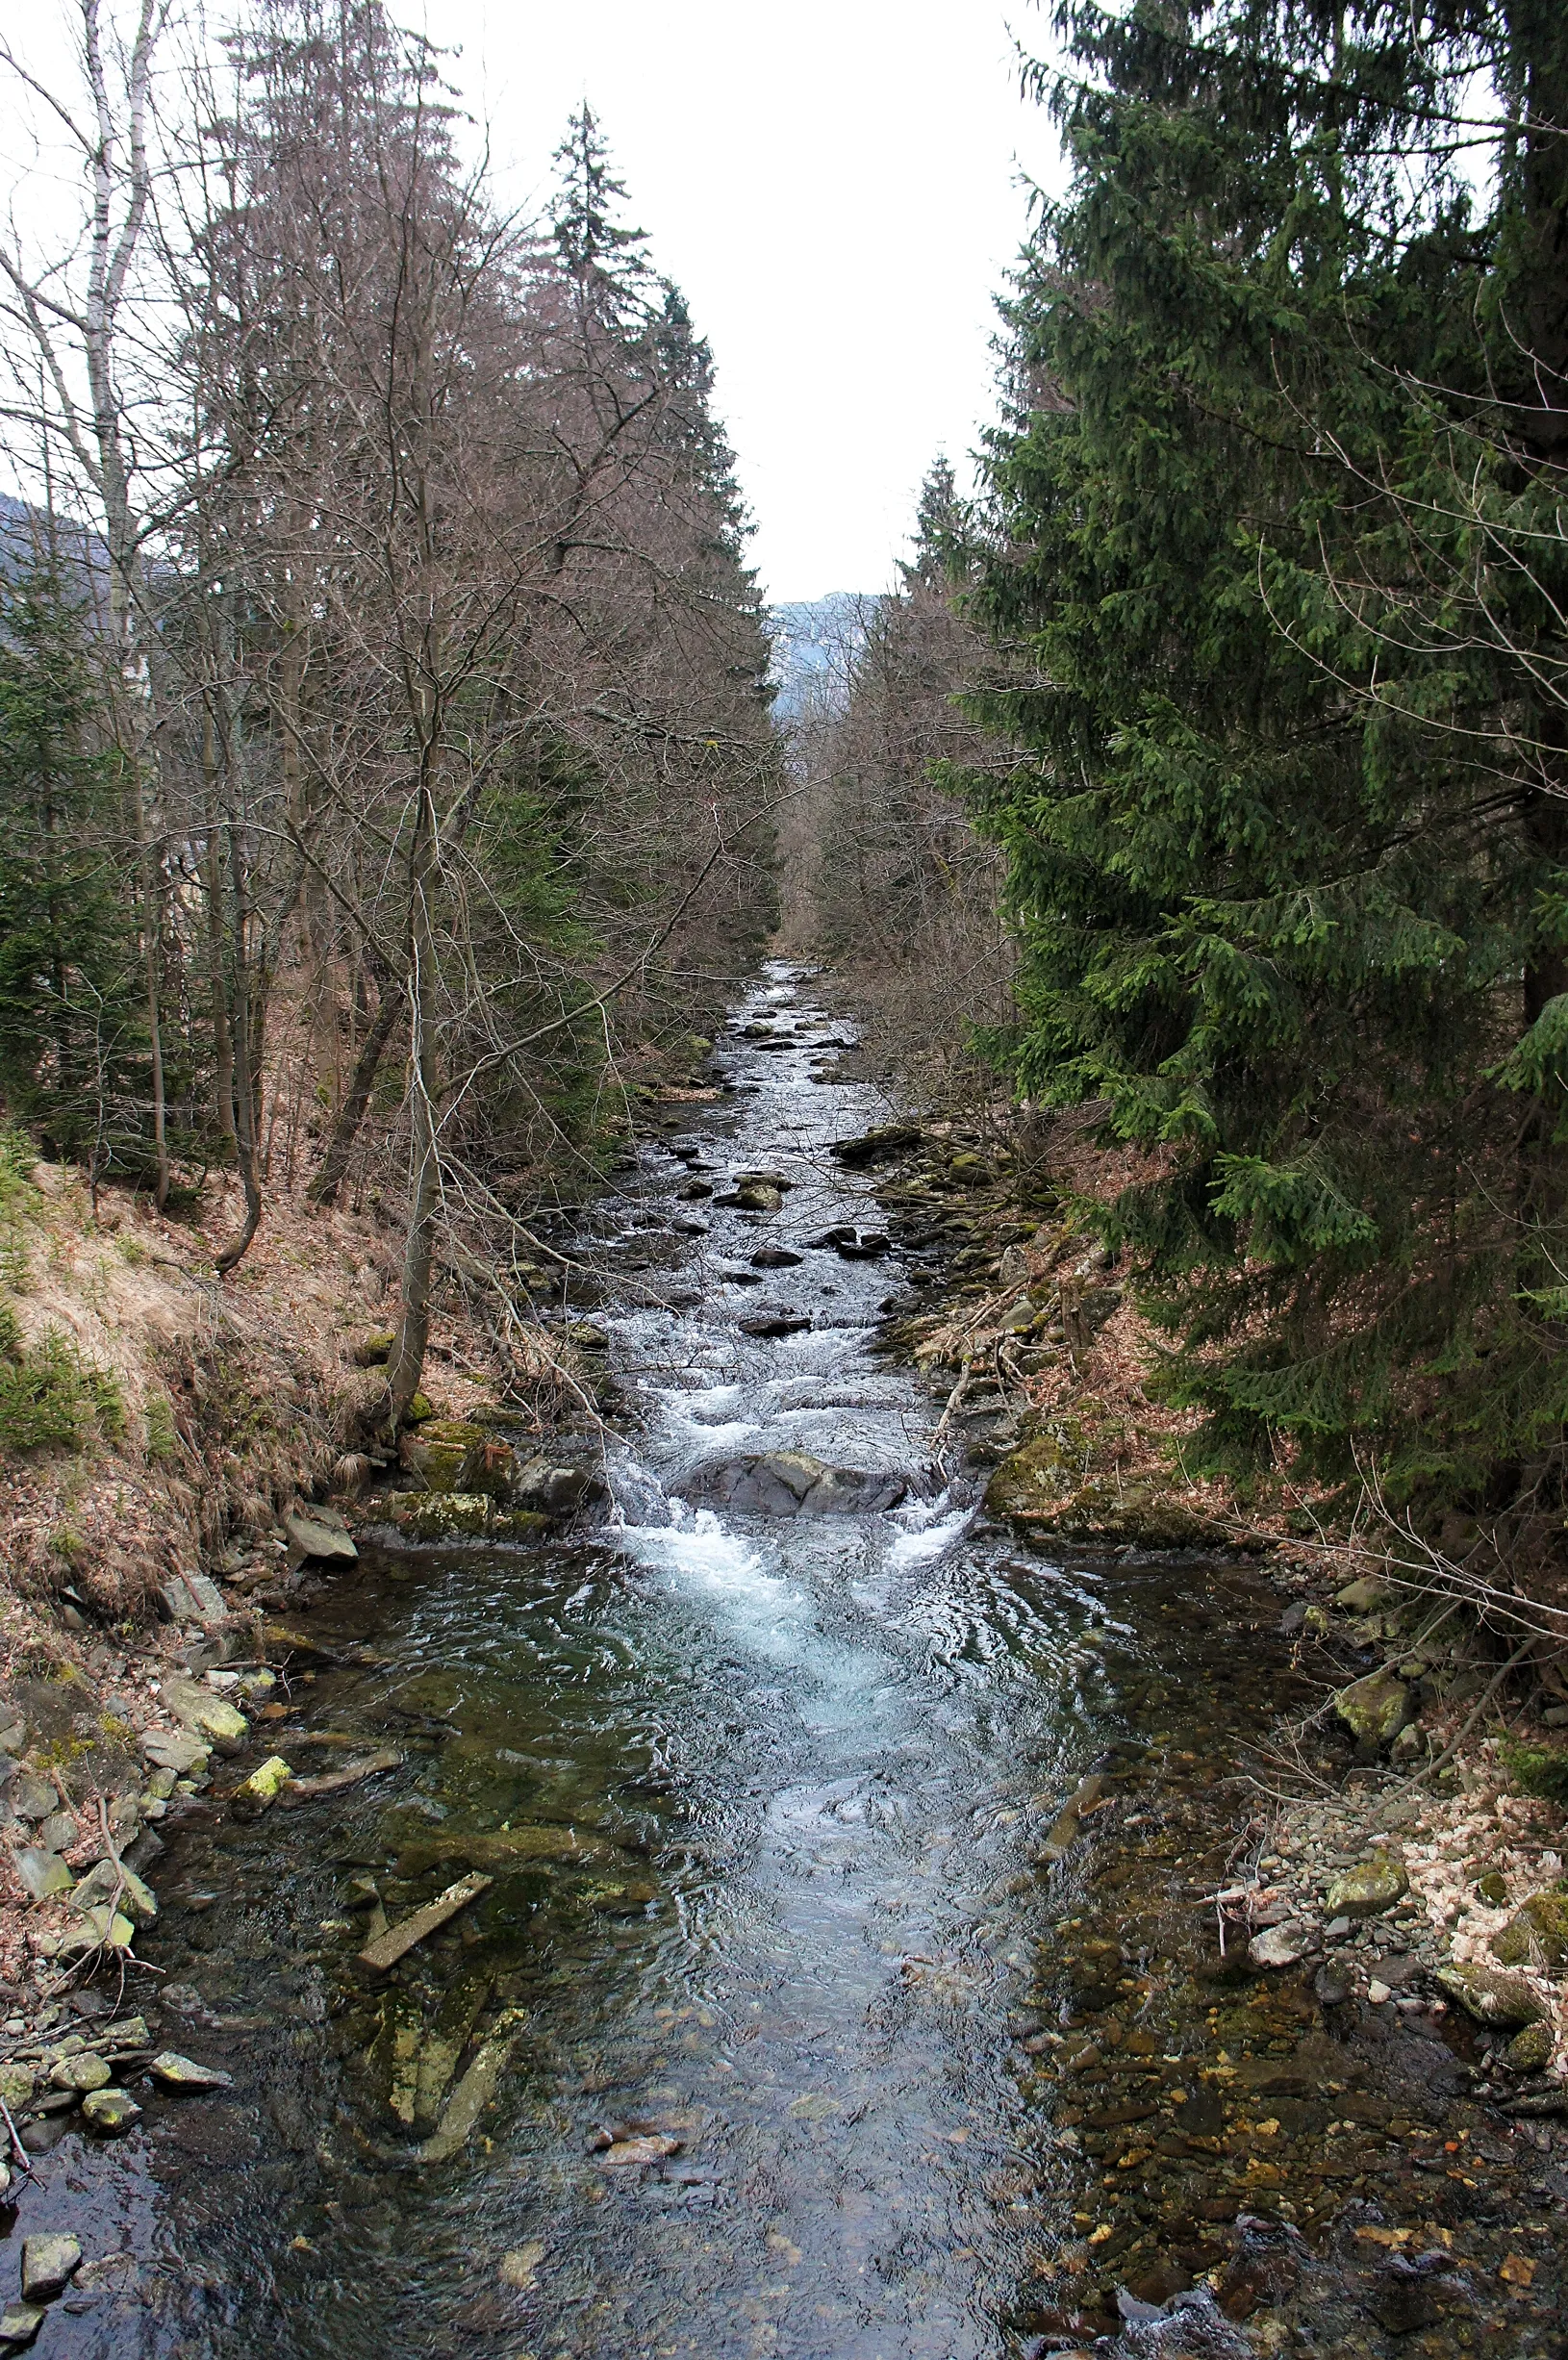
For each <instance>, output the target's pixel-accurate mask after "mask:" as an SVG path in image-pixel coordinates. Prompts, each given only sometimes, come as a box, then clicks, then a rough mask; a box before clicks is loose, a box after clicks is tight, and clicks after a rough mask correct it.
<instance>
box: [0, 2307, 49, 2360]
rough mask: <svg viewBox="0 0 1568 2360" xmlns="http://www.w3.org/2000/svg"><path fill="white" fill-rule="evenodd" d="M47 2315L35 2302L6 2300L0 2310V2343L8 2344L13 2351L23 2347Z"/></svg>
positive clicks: (36, 2331) (34, 2334) (29, 2342)
mask: <svg viewBox="0 0 1568 2360" xmlns="http://www.w3.org/2000/svg"><path fill="white" fill-rule="evenodd" d="M48 2316H49V2314H48V2312H47V2311H42V2310H40V2309H39V2308H38V2304H37V2303H36V2302H8V2303H7V2305H6V2307H5V2309H4V2310H3V2311H0V2344H6V2345H9V2346H10V2347H11V2349H12V2350H13V2351H21V2350H23V2349H25V2347H27V2346H28V2345H29V2344H31V2343H32V2341H33V2339H34V2337H35V2336H36V2335H37V2334H38V2329H39V2328H40V2327H41V2326H42V2325H43V2322H44V2321H45V2320H46V2319H47V2318H48Z"/></svg>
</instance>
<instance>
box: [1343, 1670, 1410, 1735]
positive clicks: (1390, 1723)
mask: <svg viewBox="0 0 1568 2360" xmlns="http://www.w3.org/2000/svg"><path fill="white" fill-rule="evenodd" d="M1334 1711H1335V1713H1337V1714H1338V1715H1339V1718H1340V1719H1341V1720H1342V1721H1343V1722H1344V1724H1345V1726H1346V1728H1347V1729H1348V1730H1349V1731H1350V1732H1351V1734H1352V1736H1353V1738H1355V1740H1356V1743H1357V1744H1358V1745H1359V1747H1360V1749H1361V1751H1362V1752H1363V1753H1364V1754H1368V1755H1372V1754H1378V1753H1380V1752H1381V1751H1382V1749H1383V1747H1384V1746H1385V1745H1391V1744H1392V1743H1393V1741H1394V1739H1395V1738H1397V1737H1398V1736H1399V1733H1400V1731H1401V1730H1402V1729H1403V1728H1404V1724H1405V1722H1406V1721H1407V1720H1408V1719H1409V1717H1410V1691H1409V1689H1408V1688H1407V1687H1406V1686H1405V1684H1404V1681H1403V1680H1396V1679H1395V1678H1394V1676H1393V1674H1392V1673H1391V1672H1369V1673H1368V1674H1367V1676H1366V1678H1365V1679H1364V1680H1353V1681H1352V1682H1351V1684H1350V1686H1349V1688H1341V1689H1340V1691H1339V1693H1338V1695H1337V1696H1336V1697H1335V1698H1334Z"/></svg>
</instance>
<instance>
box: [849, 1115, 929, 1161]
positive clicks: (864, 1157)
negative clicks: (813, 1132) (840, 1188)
mask: <svg viewBox="0 0 1568 2360" xmlns="http://www.w3.org/2000/svg"><path fill="white" fill-rule="evenodd" d="M921 1135H922V1134H921V1131H920V1129H919V1128H918V1126H917V1125H915V1124H913V1123H884V1124H882V1125H881V1126H880V1127H879V1128H878V1129H875V1130H867V1131H862V1132H861V1134H860V1136H859V1138H858V1139H835V1140H834V1142H833V1144H832V1146H831V1147H830V1148H829V1149H828V1151H827V1152H828V1154H829V1155H831V1156H832V1158H833V1160H834V1162H835V1163H842V1164H847V1165H849V1166H850V1168H851V1169H853V1168H854V1167H856V1166H858V1165H864V1164H872V1163H888V1162H891V1160H892V1159H893V1157H894V1156H895V1155H906V1154H907V1153H908V1151H909V1150H910V1149H911V1148H917V1147H919V1145H920V1143H921Z"/></svg>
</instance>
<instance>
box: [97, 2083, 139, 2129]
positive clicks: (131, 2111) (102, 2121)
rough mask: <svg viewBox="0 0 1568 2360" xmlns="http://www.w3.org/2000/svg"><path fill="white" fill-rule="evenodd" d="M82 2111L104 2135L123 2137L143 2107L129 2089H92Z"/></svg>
mask: <svg viewBox="0 0 1568 2360" xmlns="http://www.w3.org/2000/svg"><path fill="white" fill-rule="evenodd" d="M82 2112H83V2114H84V2115H85V2116H86V2117H87V2119H88V2120H89V2122H90V2123H91V2125H92V2127H93V2129H94V2130H95V2131H97V2132H99V2133H100V2135H101V2136H102V2137H104V2138H106V2139H122V2138H123V2137H124V2135H125V2133H126V2132H127V2131H128V2130H129V2129H130V2127H131V2125H132V2123H133V2122H135V2121H136V2120H137V2119H139V2116H140V2113H141V2109H140V2107H139V2105H138V2104H137V2102H136V2099H135V2098H134V2097H133V2096H132V2095H131V2093H130V2091H129V2090H90V2091H89V2093H88V2094H87V2096H86V2097H85V2098H84V2099H83V2100H82Z"/></svg>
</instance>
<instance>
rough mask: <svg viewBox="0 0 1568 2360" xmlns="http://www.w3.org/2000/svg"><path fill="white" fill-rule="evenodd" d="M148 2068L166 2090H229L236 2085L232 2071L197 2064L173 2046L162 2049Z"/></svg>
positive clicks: (155, 2079)
mask: <svg viewBox="0 0 1568 2360" xmlns="http://www.w3.org/2000/svg"><path fill="white" fill-rule="evenodd" d="M147 2070H148V2072H149V2073H150V2074H151V2075H152V2077H153V2079H154V2081H156V2082H161V2083H162V2084H163V2086H164V2089H165V2090H229V2089H232V2088H233V2086H234V2076H233V2074H232V2073H223V2072H220V2071H219V2070H218V2068H217V2067H216V2066H215V2065H197V2064H196V2063H195V2061H194V2060H193V2059H192V2058H190V2057H182V2056H181V2055H180V2053H179V2051H178V2049H173V2048H164V2049H161V2050H160V2051H159V2053H158V2055H157V2056H156V2057H154V2058H153V2060H152V2062H151V2063H150V2064H149V2066H148V2068H147Z"/></svg>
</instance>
